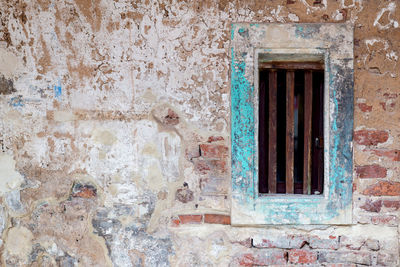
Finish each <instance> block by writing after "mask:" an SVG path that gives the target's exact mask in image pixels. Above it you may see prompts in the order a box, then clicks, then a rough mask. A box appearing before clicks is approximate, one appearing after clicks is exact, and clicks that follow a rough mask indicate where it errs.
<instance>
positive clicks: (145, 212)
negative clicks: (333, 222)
mask: <svg viewBox="0 0 400 267" xmlns="http://www.w3.org/2000/svg"><path fill="white" fill-rule="evenodd" d="M399 5H400V4H399V2H398V1H379V0H370V1H366V0H364V1H363V0H340V1H339V0H338V1H333V0H322V1H312V0H279V1H277V0H273V1H232V2H230V1H187V2H184V1H168V0H164V1H163V0H160V1H148V0H146V1H143V2H140V3H139V2H135V1H127V0H126V1H101V0H92V1H85V0H65V1H47V0H37V1H17V0H14V1H13V0H10V1H7V0H0V12H1V13H0V114H1V121H0V127H1V128H0V146H1V147H0V149H1V151H0V195H1V205H0V231H1V233H2V234H1V261H2V265H5V266H24V265H25V266H57V265H59V266H75V265H80V266H109V265H114V266H141V265H143V266H164V265H171V266H228V265H231V266H237V265H247V266H251V265H252V264H255V265H263V264H264V265H271V264H279V265H285V264H289V263H293V264H296V263H308V262H309V263H314V264H315V265H318V266H320V265H327V266H349V265H350V266H351V264H354V265H355V264H365V265H387V266H397V265H398V264H399V229H400V228H399V208H400V180H399V178H398V177H399V175H400V168H399V161H400V145H399V144H400V127H399V126H398V125H399V124H398V123H399V119H400V112H399V108H400V105H399V104H398V99H399V94H400V87H399V84H400V77H399V75H400V68H399V64H398V56H399V51H398V47H400V28H399V21H400V6H399ZM344 21H346V22H349V23H353V24H354V28H355V40H354V43H355V47H354V53H355V66H354V69H355V92H354V93H355V105H356V108H355V115H354V116H355V133H354V165H355V166H354V196H353V199H354V203H353V205H354V213H353V217H354V219H353V221H354V225H351V226H307V227H305V226H291V227H289V226H287V227H263V228H250V227H232V226H230V225H229V224H230V217H229V214H230V175H229V173H230V156H229V155H230V148H229V144H230V134H229V133H230V110H229V108H230V85H229V75H228V73H229V62H230V49H229V46H230V23H231V22H279V23H285V22H319V23H323V22H344ZM334 263H343V264H344V265H334Z"/></svg>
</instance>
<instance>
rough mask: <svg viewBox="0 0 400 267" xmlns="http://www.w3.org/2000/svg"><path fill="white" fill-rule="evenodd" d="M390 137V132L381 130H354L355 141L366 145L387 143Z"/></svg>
mask: <svg viewBox="0 0 400 267" xmlns="http://www.w3.org/2000/svg"><path fill="white" fill-rule="evenodd" d="M388 139H389V134H388V133H387V132H386V131H381V130H359V131H355V132H354V141H355V142H356V143H357V144H360V145H365V146H376V145H377V144H379V143H385V142H386V141H387V140H388Z"/></svg>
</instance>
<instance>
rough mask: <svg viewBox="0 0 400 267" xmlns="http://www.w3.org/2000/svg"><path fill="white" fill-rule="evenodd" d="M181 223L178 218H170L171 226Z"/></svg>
mask: <svg viewBox="0 0 400 267" xmlns="http://www.w3.org/2000/svg"><path fill="white" fill-rule="evenodd" d="M180 224H181V221H180V220H179V219H178V218H172V220H171V226H173V227H178V226H179V225H180Z"/></svg>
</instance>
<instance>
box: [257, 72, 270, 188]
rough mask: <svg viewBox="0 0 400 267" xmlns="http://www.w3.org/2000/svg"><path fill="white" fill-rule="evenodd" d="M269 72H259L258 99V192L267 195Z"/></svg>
mask: <svg viewBox="0 0 400 267" xmlns="http://www.w3.org/2000/svg"><path fill="white" fill-rule="evenodd" d="M267 75H269V72H267V71H260V81H259V90H258V91H259V97H258V155H259V156H258V190H259V193H268V117H267V116H268V110H267V107H268V95H267V91H268V90H267V86H268V84H267V82H268V76H267Z"/></svg>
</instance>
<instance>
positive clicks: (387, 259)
mask: <svg viewBox="0 0 400 267" xmlns="http://www.w3.org/2000/svg"><path fill="white" fill-rule="evenodd" d="M398 259H399V255H397V256H396V255H394V254H387V253H378V260H377V263H378V265H380V266H396V263H397V261H398Z"/></svg>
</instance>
